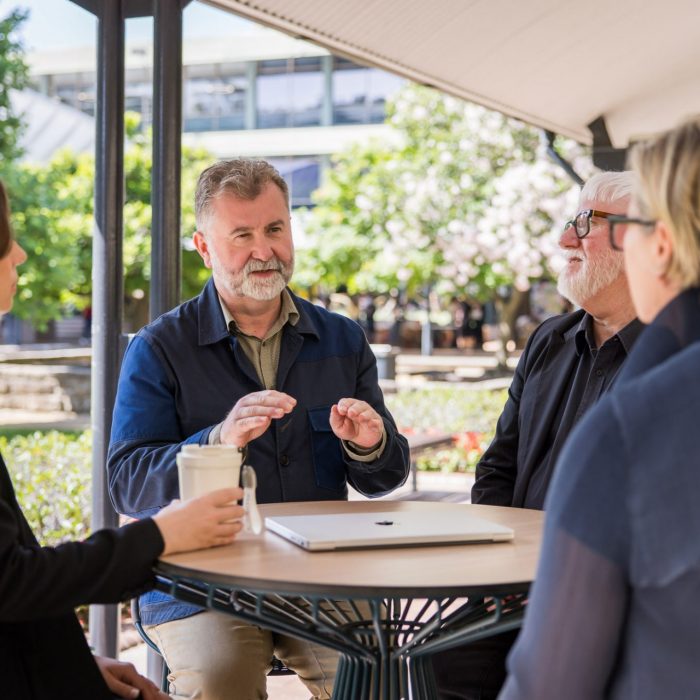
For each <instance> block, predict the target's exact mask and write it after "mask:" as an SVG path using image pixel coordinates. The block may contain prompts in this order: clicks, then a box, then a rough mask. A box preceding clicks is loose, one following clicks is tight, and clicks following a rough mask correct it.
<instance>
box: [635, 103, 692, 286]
mask: <svg viewBox="0 0 700 700" xmlns="http://www.w3.org/2000/svg"><path fill="white" fill-rule="evenodd" d="M629 162H630V165H631V167H632V169H633V170H634V174H635V177H636V183H635V191H634V195H633V196H634V201H635V203H636V204H637V206H638V207H639V211H640V215H641V217H642V218H644V219H651V220H654V221H657V220H658V221H663V222H664V224H666V226H667V227H668V228H669V230H670V232H671V235H672V236H673V254H672V258H671V264H670V266H669V269H668V274H669V276H670V277H671V278H672V279H673V280H674V281H675V282H677V283H679V284H680V286H681V288H682V289H686V288H688V287H693V286H696V285H698V284H700V118H699V117H694V118H692V119H689V120H688V121H686V122H684V123H683V124H681V125H680V126H678V127H676V128H675V129H671V130H670V131H666V132H665V133H662V134H660V135H659V136H656V137H655V138H652V139H650V140H649V141H644V142H642V143H639V144H637V145H635V146H634V147H633V148H632V150H631V152H630V156H629Z"/></svg>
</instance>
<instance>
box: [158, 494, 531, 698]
mask: <svg viewBox="0 0 700 700" xmlns="http://www.w3.org/2000/svg"><path fill="white" fill-rule="evenodd" d="M261 511H262V515H263V517H264V516H267V515H273V514H274V515H295V514H311V513H343V512H386V511H417V512H419V513H421V514H425V517H426V518H430V516H431V513H435V512H438V511H439V512H441V513H444V512H445V511H449V512H454V517H455V519H458V518H459V517H460V516H463V515H464V514H466V513H469V514H472V515H477V516H479V517H484V518H487V519H489V520H491V521H493V522H497V523H501V524H503V525H507V526H508V527H511V528H513V530H514V531H515V538H514V540H513V541H511V542H501V543H497V544H468V545H443V546H420V547H404V548H382V549H362V550H351V551H334V552H307V551H305V550H303V549H301V548H299V547H297V546H296V545H294V544H292V543H291V542H288V541H287V540H285V539H283V538H281V537H279V536H277V535H275V534H274V533H271V532H266V533H264V534H263V535H260V536H255V535H248V534H243V535H241V536H240V537H239V538H238V539H237V541H236V542H235V543H234V544H233V545H231V546H228V547H220V548H216V549H208V550H201V551H197V552H190V553H185V554H177V555H173V556H169V557H164V558H163V559H161V560H160V562H159V564H158V566H157V574H158V577H159V588H160V589H161V590H163V591H165V592H167V593H170V594H171V595H173V596H174V597H176V598H178V599H179V600H183V601H187V602H191V603H195V604H198V605H201V606H202V607H205V608H209V609H212V610H218V611H222V612H226V613H229V614H232V615H235V616H237V617H239V618H242V619H244V620H247V621H249V622H251V623H253V624H257V625H260V626H262V627H266V628H268V629H271V630H273V631H275V632H279V633H283V634H290V635H293V636H296V637H301V638H303V639H308V640H310V641H313V642H316V643H320V644H324V645H326V646H329V647H332V648H334V649H337V650H338V651H339V652H340V653H341V661H340V665H339V668H338V675H337V678H336V682H335V687H334V692H333V697H334V698H343V699H344V700H345V699H347V700H358V699H360V698H361V699H363V700H364V699H365V698H369V699H371V700H379V699H380V698H387V699H391V700H398V699H399V698H408V697H409V693H410V696H411V697H413V698H420V699H421V700H424V699H425V700H429V699H430V698H437V692H436V690H435V683H434V678H433V675H432V665H431V664H430V662H429V657H430V655H431V654H433V653H435V652H436V651H440V650H442V649H446V648H449V647H452V646H456V645H460V644H463V643H465V642H468V641H473V640H476V639H480V638H482V637H486V636H489V635H492V634H496V633H499V632H505V631H507V630H510V629H514V628H517V627H519V626H520V624H521V622H522V617H523V614H524V601H525V599H526V596H527V591H528V589H529V586H530V583H531V582H532V580H533V579H534V575H535V570H536V566H537V560H538V557H539V548H540V541H541V536H542V525H543V521H544V514H543V513H542V512H540V511H532V510H524V509H519V508H500V507H496V506H476V505H460V504H454V503H426V502H410V501H322V502H318V501H315V502H303V503H278V504H270V505H265V506H261ZM409 688H410V691H409Z"/></svg>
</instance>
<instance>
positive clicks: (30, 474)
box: [0, 430, 92, 545]
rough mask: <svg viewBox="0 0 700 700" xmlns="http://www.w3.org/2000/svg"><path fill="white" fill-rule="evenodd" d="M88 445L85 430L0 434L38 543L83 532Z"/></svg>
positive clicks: (89, 462)
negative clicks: (10, 435) (9, 435)
mask: <svg viewBox="0 0 700 700" xmlns="http://www.w3.org/2000/svg"><path fill="white" fill-rule="evenodd" d="M91 445H92V438H91V433H90V431H85V432H83V433H61V432H58V431H56V430H52V431H49V432H46V433H42V432H39V431H37V432H34V433H31V434H29V435H16V436H14V437H10V438H8V437H4V436H0V452H2V454H3V457H4V459H5V463H6V464H7V467H8V470H9V472H10V476H11V477H12V483H13V484H14V487H15V491H16V493H17V500H18V501H19V504H20V506H21V508H22V511H23V512H24V515H25V517H26V518H27V520H28V522H29V525H30V526H31V528H32V530H33V532H34V534H35V535H36V537H37V539H38V540H39V542H40V543H41V544H42V545H56V544H59V543H61V542H65V541H66V540H80V539H84V538H85V537H87V536H88V534H89V531H90V513H91V481H92V480H91V468H92V466H91V465H92V447H91Z"/></svg>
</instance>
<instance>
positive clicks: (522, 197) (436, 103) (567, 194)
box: [297, 86, 581, 298]
mask: <svg viewBox="0 0 700 700" xmlns="http://www.w3.org/2000/svg"><path fill="white" fill-rule="evenodd" d="M389 123H390V124H391V126H392V127H393V130H394V133H395V134H396V135H397V137H398V145H395V146H392V145H391V144H387V143H381V142H378V141H375V142H373V143H371V144H369V145H362V146H354V147H352V148H350V149H349V150H348V151H346V152H344V153H342V154H340V155H339V156H337V157H336V158H335V162H334V167H333V169H331V170H329V172H328V173H327V176H326V178H325V181H324V183H323V185H322V187H321V188H320V189H319V190H318V192H317V193H316V197H315V202H316V205H317V206H316V208H315V209H313V210H312V211H311V212H309V213H308V215H307V217H306V221H305V229H306V233H307V235H308V237H309V240H310V244H311V245H310V246H309V247H308V249H306V250H304V251H300V253H299V256H298V257H299V266H298V267H299V275H298V277H297V281H301V282H305V283H307V284H310V283H312V282H314V281H319V280H320V281H322V282H323V283H325V284H327V285H328V286H331V287H332V286H335V285H337V284H340V283H344V284H347V285H348V286H349V288H350V290H351V291H353V290H369V291H375V292H385V291H387V290H389V289H391V288H405V289H406V290H407V291H408V292H409V293H413V292H415V291H419V290H421V289H422V288H423V287H424V286H425V285H431V286H434V287H435V288H436V289H437V290H438V291H442V292H445V293H448V292H449V293H456V292H460V291H465V292H468V293H470V294H472V295H474V296H476V297H482V298H483V297H488V296H491V295H492V293H493V290H494V289H495V288H496V287H498V286H499V285H503V284H516V285H518V286H520V287H521V288H522V287H526V286H527V285H528V283H529V281H530V280H533V279H538V278H541V277H543V276H547V274H548V273H549V269H550V268H549V263H550V261H551V259H552V256H553V253H554V252H555V251H556V239H557V236H558V232H557V228H558V225H559V224H560V223H561V221H563V220H564V217H565V215H566V214H568V213H569V212H570V209H571V207H573V206H575V199H576V196H577V194H578V189H577V188H575V187H573V185H572V182H571V181H570V180H569V179H568V178H567V177H566V175H565V174H564V173H563V171H562V170H561V169H559V168H558V166H556V165H554V164H553V163H550V162H549V161H548V160H546V158H545V156H544V155H543V153H542V146H541V139H540V135H539V134H538V132H537V131H536V130H535V129H534V128H532V127H529V126H527V125H525V124H523V123H521V122H518V121H516V120H513V119H509V118H507V117H505V116H503V115H501V114H499V113H496V112H492V111H490V110H487V109H485V108H482V107H479V106H477V105H473V104H470V103H466V102H463V101H462V100H458V99H456V98H452V97H448V96H445V95H443V94H441V93H438V92H436V91H434V90H431V89H429V88H424V87H419V86H409V87H407V88H405V89H404V90H403V91H402V92H400V93H399V95H398V96H397V97H396V98H395V100H394V101H393V103H392V104H391V105H390V107H389ZM559 147H560V149H564V150H565V151H566V152H567V155H568V156H569V157H578V156H580V154H581V149H580V148H578V147H577V146H576V145H575V144H573V143H571V142H565V141H564V140H562V141H561V142H560V143H559ZM579 165H580V164H579Z"/></svg>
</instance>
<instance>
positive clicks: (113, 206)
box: [90, 0, 125, 657]
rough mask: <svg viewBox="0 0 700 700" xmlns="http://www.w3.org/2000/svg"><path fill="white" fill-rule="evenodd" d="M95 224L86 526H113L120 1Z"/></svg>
mask: <svg viewBox="0 0 700 700" xmlns="http://www.w3.org/2000/svg"><path fill="white" fill-rule="evenodd" d="M97 18H98V22H97V100H96V103H97V105H96V121H97V136H96V154H95V229H94V234H93V243H92V245H93V249H92V256H93V261H92V395H91V401H92V410H91V422H92V438H93V443H92V523H91V525H92V529H93V530H97V529H100V528H103V527H116V526H117V525H118V517H117V514H116V513H115V511H114V509H113V508H112V504H111V502H110V500H109V495H108V492H107V478H106V471H105V463H106V458H107V447H108V446H109V433H110V430H111V425H112V408H113V406H114V398H115V395H116V387H117V381H118V379H119V366H120V363H121V350H120V346H121V344H120V335H121V319H122V306H123V301H122V299H123V280H122V225H123V206H124V205H123V201H124V33H125V22H124V6H123V0H112V1H111V2H100V3H98V5H97ZM118 621H119V613H118V609H117V606H116V605H93V606H91V607H90V641H91V643H92V646H93V648H94V649H95V651H96V653H98V654H100V655H105V656H112V657H116V655H117V651H118V650H117V641H118V638H119V633H118Z"/></svg>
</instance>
